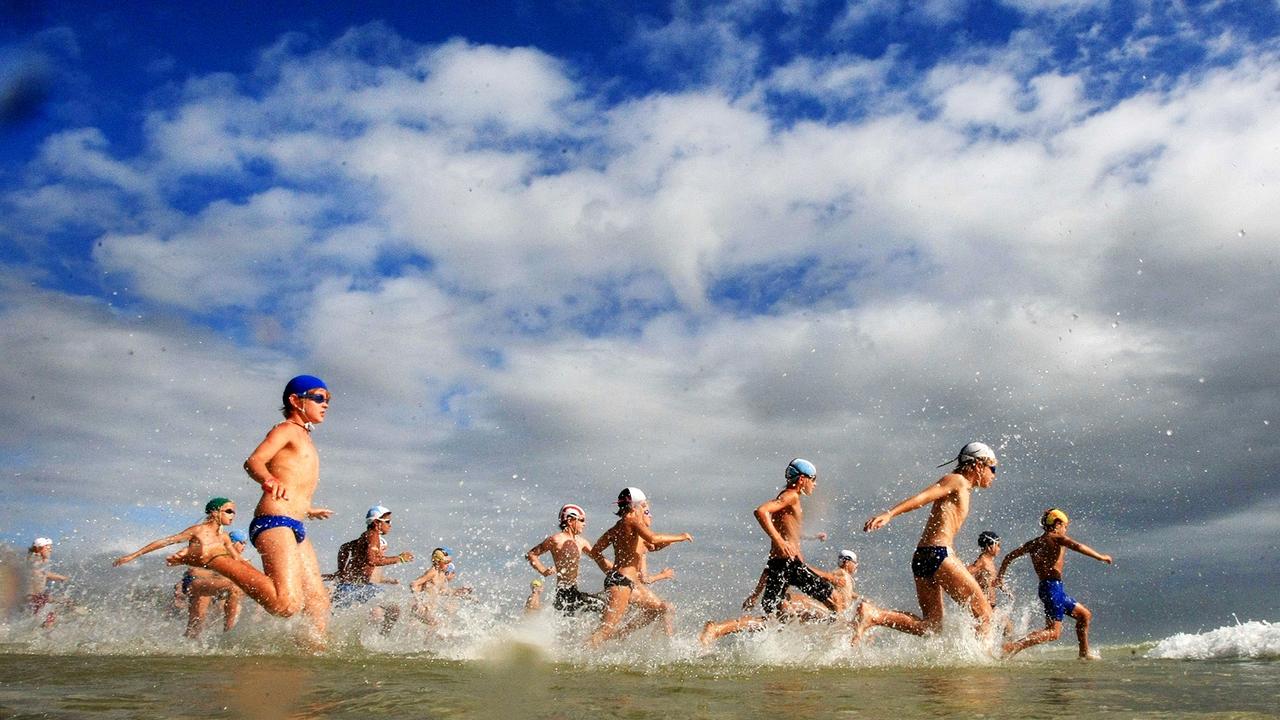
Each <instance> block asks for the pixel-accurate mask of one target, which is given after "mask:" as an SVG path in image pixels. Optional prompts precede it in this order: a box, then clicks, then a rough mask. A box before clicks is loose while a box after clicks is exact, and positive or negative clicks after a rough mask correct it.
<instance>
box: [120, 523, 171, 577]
mask: <svg viewBox="0 0 1280 720" xmlns="http://www.w3.org/2000/svg"><path fill="white" fill-rule="evenodd" d="M190 538H191V529H190V528H187V529H186V530H183V531H182V532H180V533H178V534H177V535H170V536H169V537H167V538H161V539H159V540H153V541H151V542H149V543H147V544H146V545H143V546H142V547H141V548H139V549H137V550H135V551H133V552H131V553H129V554H128V555H124V556H122V557H118V558H116V559H115V561H114V562H112V563H111V565H112V566H114V567H120V566H121V565H123V564H125V563H127V562H133V561H134V560H137V559H138V558H140V557H142V556H143V555H146V554H147V553H149V552H151V551H153V550H159V549H160V548H162V547H168V546H170V545H176V544H178V543H180V542H182V541H183V540H189V539H190Z"/></svg>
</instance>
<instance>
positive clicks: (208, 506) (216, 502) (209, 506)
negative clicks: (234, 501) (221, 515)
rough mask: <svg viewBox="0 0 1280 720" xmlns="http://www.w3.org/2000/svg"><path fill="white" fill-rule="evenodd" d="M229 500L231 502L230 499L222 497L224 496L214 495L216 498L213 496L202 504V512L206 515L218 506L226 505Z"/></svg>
mask: <svg viewBox="0 0 1280 720" xmlns="http://www.w3.org/2000/svg"><path fill="white" fill-rule="evenodd" d="M229 502H231V501H230V500H228V499H227V498H224V497H216V498H214V499H212V500H210V501H209V502H207V503H205V504H204V512H205V514H206V515H207V514H209V513H211V512H215V511H217V510H218V509H219V508H221V507H222V506H223V505H226V504H227V503H229Z"/></svg>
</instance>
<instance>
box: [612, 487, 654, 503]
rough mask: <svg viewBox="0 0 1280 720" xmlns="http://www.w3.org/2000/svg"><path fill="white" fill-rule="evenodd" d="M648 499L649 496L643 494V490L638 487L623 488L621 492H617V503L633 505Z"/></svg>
mask: <svg viewBox="0 0 1280 720" xmlns="http://www.w3.org/2000/svg"><path fill="white" fill-rule="evenodd" d="M648 499H649V498H647V497H645V496H644V491H643V490H641V489H640V488H634V487H629V488H623V489H622V492H620V493H618V504H619V505H635V504H636V503H642V502H644V501H646V500H648Z"/></svg>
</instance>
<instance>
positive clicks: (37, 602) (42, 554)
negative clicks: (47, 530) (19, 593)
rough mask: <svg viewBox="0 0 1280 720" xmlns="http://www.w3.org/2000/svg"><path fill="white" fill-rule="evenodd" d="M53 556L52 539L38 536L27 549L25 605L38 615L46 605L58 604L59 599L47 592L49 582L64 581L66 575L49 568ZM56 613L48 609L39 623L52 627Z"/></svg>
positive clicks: (56, 617) (55, 619)
mask: <svg viewBox="0 0 1280 720" xmlns="http://www.w3.org/2000/svg"><path fill="white" fill-rule="evenodd" d="M52 556H53V540H51V539H49V538H47V537H38V538H36V539H35V540H33V541H32V542H31V547H30V548H28V549H27V575H28V581H27V583H28V586H27V606H28V607H29V608H31V614H32V615H39V614H40V612H41V611H42V610H44V609H45V607H46V606H48V605H50V604H58V603H59V602H60V601H58V600H57V599H55V598H54V597H53V596H52V595H50V594H49V583H50V582H66V581H67V580H68V578H67V576H66V575H59V574H58V573H56V572H52V571H50V570H49V568H48V565H49V558H50V557H52ZM57 619H58V616H57V613H55V612H53V611H52V610H50V611H49V612H48V613H47V614H46V615H45V617H44V621H43V622H42V623H41V624H42V626H43V627H46V628H48V627H52V626H53V624H54V623H55V622H56V621H57Z"/></svg>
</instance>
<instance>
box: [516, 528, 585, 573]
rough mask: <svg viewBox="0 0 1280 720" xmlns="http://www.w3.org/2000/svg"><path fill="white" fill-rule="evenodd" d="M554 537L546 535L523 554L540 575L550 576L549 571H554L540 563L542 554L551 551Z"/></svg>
mask: <svg viewBox="0 0 1280 720" xmlns="http://www.w3.org/2000/svg"><path fill="white" fill-rule="evenodd" d="M554 537H555V536H554V535H552V536H550V537H548V538H547V539H546V540H543V541H542V542H540V543H538V544H537V545H534V546H533V547H531V548H529V552H527V553H525V554H524V559H525V560H528V561H529V567H531V568H533V570H534V572H536V573H538V574H539V575H541V576H542V577H550V576H551V573H553V572H555V570H553V569H552V568H549V567H547V566H545V565H543V564H542V556H543V555H546V554H547V553H549V552H551V548H552V547H554V541H553V538H554ZM597 562H599V561H597Z"/></svg>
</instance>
